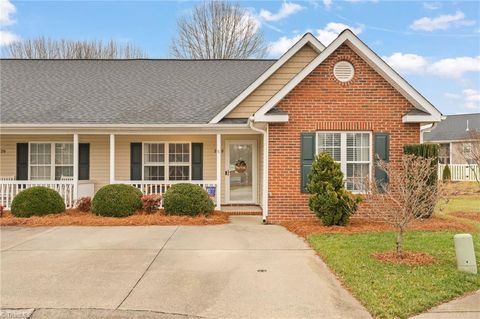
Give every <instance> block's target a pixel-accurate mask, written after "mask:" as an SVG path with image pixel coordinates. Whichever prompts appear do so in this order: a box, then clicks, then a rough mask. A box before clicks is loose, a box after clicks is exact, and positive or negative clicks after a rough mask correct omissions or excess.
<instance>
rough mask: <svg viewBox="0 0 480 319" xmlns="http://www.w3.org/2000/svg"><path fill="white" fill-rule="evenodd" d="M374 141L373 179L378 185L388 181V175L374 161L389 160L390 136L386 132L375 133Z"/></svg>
mask: <svg viewBox="0 0 480 319" xmlns="http://www.w3.org/2000/svg"><path fill="white" fill-rule="evenodd" d="M374 138H375V141H374V154H375V156H374V163H375V180H376V182H377V185H378V186H379V187H381V186H382V188H383V185H386V184H387V183H388V176H387V174H386V173H385V171H384V170H382V169H380V168H379V167H378V166H377V165H376V163H377V162H378V161H380V160H382V161H385V162H388V161H389V151H390V145H389V144H390V138H389V135H388V134H386V133H376V134H375V137H374Z"/></svg>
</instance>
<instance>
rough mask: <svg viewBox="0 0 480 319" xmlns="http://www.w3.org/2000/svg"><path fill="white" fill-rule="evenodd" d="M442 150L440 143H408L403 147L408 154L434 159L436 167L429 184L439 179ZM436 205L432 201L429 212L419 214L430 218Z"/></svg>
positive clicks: (433, 162)
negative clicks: (439, 159)
mask: <svg viewBox="0 0 480 319" xmlns="http://www.w3.org/2000/svg"><path fill="white" fill-rule="evenodd" d="M439 150H440V145H438V144H407V145H405V146H404V147H403V153H405V154H406V155H409V154H411V155H416V156H420V157H423V158H430V159H432V161H431V165H432V167H434V169H432V173H431V174H430V177H429V179H428V185H434V184H436V183H437V181H438V169H437V168H438V152H439ZM428 197H429V196H428V195H425V198H426V199H427V198H428ZM435 205H436V203H433V202H432V203H430V205H429V207H430V208H429V211H428V212H423V211H418V212H417V216H419V217H421V218H430V217H431V216H432V215H433V212H434V211H435Z"/></svg>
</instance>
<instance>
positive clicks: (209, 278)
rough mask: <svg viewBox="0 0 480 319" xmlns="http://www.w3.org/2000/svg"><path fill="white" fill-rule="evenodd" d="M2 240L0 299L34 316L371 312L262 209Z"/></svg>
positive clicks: (29, 232)
mask: <svg viewBox="0 0 480 319" xmlns="http://www.w3.org/2000/svg"><path fill="white" fill-rule="evenodd" d="M1 249H2V252H1V296H0V297H1V299H0V305H1V307H2V308H3V309H7V308H8V309H12V308H13V309H19V308H21V309H23V308H35V309H37V310H36V311H35V312H34V313H33V316H32V318H43V317H45V318H47V317H48V318H52V317H76V318H82V317H85V318H86V317H95V316H98V317H99V318H101V317H106V316H107V315H106V314H108V316H109V317H115V318H117V317H118V318H123V317H136V316H138V318H140V317H148V318H150V317H151V318H157V317H158V318H167V317H168V318H174V317H175V318H176V317H178V316H182V317H185V316H187V317H196V316H198V317H206V318H370V316H369V314H368V313H367V312H366V310H365V309H364V308H363V307H362V306H361V305H360V304H359V302H358V301H357V300H355V299H354V298H353V297H352V296H351V295H350V294H349V293H348V292H347V291H346V290H345V289H343V288H342V287H341V285H340V284H339V282H338V281H337V280H336V279H335V277H334V276H333V275H332V274H331V273H330V272H329V271H328V269H327V268H326V266H325V264H324V263H323V262H322V261H321V260H320V259H319V258H318V257H317V256H316V255H315V253H314V252H313V251H312V250H311V249H310V248H309V247H308V246H307V244H305V242H304V241H303V240H302V239H301V238H299V237H297V236H295V235H293V234H291V233H289V232H288V231H287V230H285V229H284V228H283V227H280V226H270V225H269V226H265V225H261V224H260V219H259V218H257V217H253V216H242V217H240V216H239V217H233V218H232V224H229V225H220V226H203V227H202V226H178V227H177V226H149V227H53V228H19V227H3V228H2V229H1ZM21 311H24V310H21ZM95 313H96V314H95ZM147 314H148V315H147Z"/></svg>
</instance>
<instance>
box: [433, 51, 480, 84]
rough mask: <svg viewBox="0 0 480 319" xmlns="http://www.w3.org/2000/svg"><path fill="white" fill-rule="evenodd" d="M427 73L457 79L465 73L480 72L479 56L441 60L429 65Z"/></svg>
mask: <svg viewBox="0 0 480 319" xmlns="http://www.w3.org/2000/svg"><path fill="white" fill-rule="evenodd" d="M428 72H430V73H432V74H435V75H440V76H443V77H450V78H454V79H459V78H461V77H462V76H463V74H464V73H466V72H480V56H477V57H457V58H449V59H441V60H439V61H436V62H434V63H432V64H431V65H430V67H429V68H428Z"/></svg>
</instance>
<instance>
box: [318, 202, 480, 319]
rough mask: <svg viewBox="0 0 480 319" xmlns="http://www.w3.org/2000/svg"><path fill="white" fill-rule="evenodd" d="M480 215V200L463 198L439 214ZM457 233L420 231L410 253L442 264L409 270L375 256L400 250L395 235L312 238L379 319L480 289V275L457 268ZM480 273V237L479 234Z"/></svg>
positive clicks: (410, 236) (409, 243) (412, 235)
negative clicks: (412, 252)
mask: <svg viewBox="0 0 480 319" xmlns="http://www.w3.org/2000/svg"><path fill="white" fill-rule="evenodd" d="M456 211H463V212H478V213H480V198H477V196H462V197H458V198H454V199H452V200H450V201H449V202H448V204H446V205H445V204H444V208H443V209H442V210H441V211H438V215H439V216H440V217H441V216H442V215H443V216H444V217H445V218H455V219H457V220H459V221H462V222H468V223H469V224H473V225H475V226H477V229H480V223H478V222H474V221H467V220H465V219H463V220H462V219H459V218H456V217H454V216H453V215H451V213H452V212H456ZM454 235H455V232H447V231H434V232H433V231H430V232H427V231H415V232H413V231H412V232H409V233H407V235H406V238H405V243H404V249H405V250H410V251H422V252H427V253H429V254H431V255H432V256H434V257H435V259H436V263H434V264H432V265H426V266H407V265H394V264H386V263H381V262H379V261H377V260H375V259H374V258H372V257H371V256H370V255H371V254H372V253H374V252H382V251H388V250H393V249H394V245H395V244H394V243H395V241H394V236H395V234H394V233H393V232H385V233H364V234H350V235H347V234H323V235H315V236H311V237H309V238H308V240H309V242H310V244H311V245H312V247H313V248H314V249H315V250H316V251H317V252H318V254H319V255H320V256H321V257H322V258H323V260H324V261H325V262H326V263H327V264H328V265H329V267H330V268H331V269H332V270H333V271H334V272H335V273H336V274H337V275H338V276H339V277H340V278H341V279H342V280H343V282H344V283H345V285H346V286H347V287H348V288H349V289H350V290H351V291H352V293H353V294H354V295H355V296H356V297H357V298H358V299H359V300H360V301H361V302H362V303H363V304H364V305H365V307H366V308H367V309H368V310H369V311H370V313H371V314H372V315H373V316H375V317H378V318H408V317H409V316H412V315H414V314H417V313H421V312H423V311H425V310H427V309H429V308H431V307H433V306H435V305H438V304H440V303H442V302H446V301H448V300H451V299H453V298H455V297H457V296H461V295H462V294H464V293H466V292H469V291H474V290H477V289H480V275H471V274H466V273H461V272H458V271H457V270H456V260H455V251H454V244H453V236H454ZM472 235H473V236H474V245H475V251H476V256H477V264H478V267H479V269H480V233H479V232H478V231H477V232H475V233H474V234H472Z"/></svg>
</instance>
